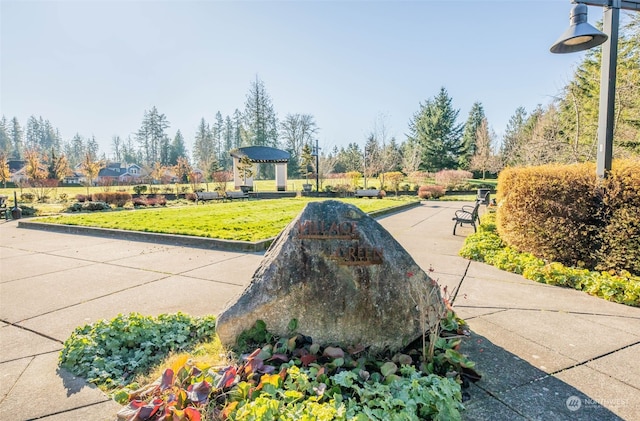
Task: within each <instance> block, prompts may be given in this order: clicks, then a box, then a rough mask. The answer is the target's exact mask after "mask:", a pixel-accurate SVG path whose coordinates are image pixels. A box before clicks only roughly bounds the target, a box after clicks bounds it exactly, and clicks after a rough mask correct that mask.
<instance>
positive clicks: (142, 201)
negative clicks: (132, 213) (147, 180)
mask: <svg viewBox="0 0 640 421" xmlns="http://www.w3.org/2000/svg"><path fill="white" fill-rule="evenodd" d="M194 196H195V195H194ZM132 202H133V206H165V205H166V204H167V199H166V198H165V197H164V196H161V195H159V196H156V197H142V196H141V197H135V198H133V200H132Z"/></svg>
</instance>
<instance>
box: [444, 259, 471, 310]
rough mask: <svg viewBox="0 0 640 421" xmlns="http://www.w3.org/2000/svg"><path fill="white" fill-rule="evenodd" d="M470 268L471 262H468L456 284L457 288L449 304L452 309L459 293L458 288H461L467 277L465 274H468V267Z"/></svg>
mask: <svg viewBox="0 0 640 421" xmlns="http://www.w3.org/2000/svg"><path fill="white" fill-rule="evenodd" d="M470 266H471V261H470V260H469V261H468V262H467V267H466V268H464V273H463V274H462V277H461V278H460V282H458V286H457V287H456V289H455V291H454V292H453V297H452V298H451V302H450V303H449V304H450V305H451V306H452V307H453V305H454V303H455V302H456V298H457V297H458V292H459V291H460V288H461V287H462V282H464V279H465V278H466V277H467V272H469V267H470Z"/></svg>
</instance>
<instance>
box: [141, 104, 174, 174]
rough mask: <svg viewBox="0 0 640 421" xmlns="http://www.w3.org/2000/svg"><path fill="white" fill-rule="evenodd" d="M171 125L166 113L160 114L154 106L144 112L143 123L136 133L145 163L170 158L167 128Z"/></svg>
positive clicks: (149, 163) (148, 163)
mask: <svg viewBox="0 0 640 421" xmlns="http://www.w3.org/2000/svg"><path fill="white" fill-rule="evenodd" d="M168 127H169V122H168V121H167V117H166V116H165V115H164V114H160V113H159V112H158V109H157V108H156V107H155V106H154V107H152V108H151V110H150V111H145V112H144V118H143V119H142V125H141V126H140V129H139V130H138V133H137V134H136V139H137V141H138V145H139V148H140V150H141V152H142V161H143V164H145V165H151V164H153V163H154V162H160V161H161V160H162V158H163V156H162V155H163V154H164V155H165V156H164V158H165V159H167V158H168V154H167V152H168V147H167V146H168V138H167V135H166V134H165V129H167V128H168Z"/></svg>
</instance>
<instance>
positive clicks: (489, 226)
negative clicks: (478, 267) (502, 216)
mask: <svg viewBox="0 0 640 421" xmlns="http://www.w3.org/2000/svg"><path fill="white" fill-rule="evenodd" d="M459 254H460V255H461V256H462V257H466V258H467V259H471V260H477V261H480V262H485V263H487V264H490V265H492V266H495V267H497V268H499V269H502V270H506V271H509V272H513V273H517V274H521V275H523V276H524V277H525V278H527V279H530V280H533V281H536V282H542V283H546V284H549V285H558V286H563V287H568V288H575V289H577V290H581V291H585V292H587V293H588V294H591V295H595V296H597V297H601V298H604V299H606V300H609V301H614V302H617V303H620V304H626V305H630V306H635V307H640V276H635V275H632V274H631V273H629V272H628V271H625V270H622V271H619V272H616V271H600V272H599V271H592V270H589V269H585V268H576V267H567V266H565V265H563V264H562V263H558V262H545V261H544V260H542V259H539V258H537V257H535V256H534V255H532V254H531V253H522V252H519V251H517V250H516V249H514V248H512V247H507V246H506V245H505V244H504V242H503V241H502V240H501V239H500V237H499V236H498V233H497V231H496V225H495V214H492V213H487V214H485V215H483V217H482V218H481V224H480V227H479V229H478V232H477V233H475V234H472V235H469V236H468V237H467V238H466V240H465V243H464V245H463V247H462V248H461V249H460V252H459Z"/></svg>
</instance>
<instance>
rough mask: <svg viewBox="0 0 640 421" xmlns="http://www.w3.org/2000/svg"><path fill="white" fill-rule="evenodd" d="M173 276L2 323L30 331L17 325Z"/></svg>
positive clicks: (169, 276)
mask: <svg viewBox="0 0 640 421" xmlns="http://www.w3.org/2000/svg"><path fill="white" fill-rule="evenodd" d="M156 273H157V272H156ZM172 276H176V275H174V274H166V276H164V277H162V278H158V279H154V280H151V281H148V282H143V283H141V284H137V285H133V286H130V287H127V288H123V289H119V290H117V291H113V292H110V293H108V294H104V295H100V296H97V297H93V298H91V299H89V300H84V301H80V302H78V303H73V304H70V305H68V306H64V307H60V308H56V309H53V310H49V311H45V312H44V313H39V314H36V315H33V316H31V317H26V318H24V319H22V320H19V321H17V322H14V323H12V322H8V321H5V320H0V321H2V322H5V323H8V324H10V325H14V326H16V327H20V328H22V329H25V330H30V329H28V328H26V327H23V326H20V325H16V323H22V322H26V321H29V320H31V319H35V318H38V317H41V316H46V315H47V314H51V313H55V312H56V311H62V310H66V309H69V308H73V307H76V306H79V305H82V304H86V303H90V302H91V301H95V300H99V299H102V298H105V297H110V296H112V295H114V294H119V293H121V292H124V291H128V290H130V289H134V288H138V287H141V286H145V285H149V284H152V283H154V282H158V281H162V280H165V279H168V278H171V277H172ZM194 279H197V278H194ZM32 332H33V333H38V332H35V331H32ZM41 336H45V337H46V338H47V339H51V340H54V341H56V342H60V343H64V341H61V340H60V339H55V338H50V337H47V336H46V335H41Z"/></svg>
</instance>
